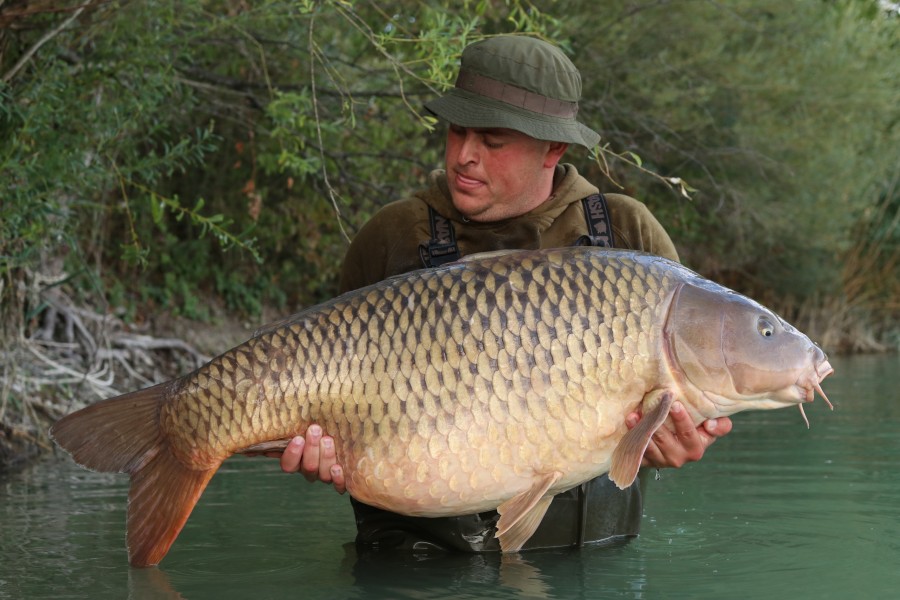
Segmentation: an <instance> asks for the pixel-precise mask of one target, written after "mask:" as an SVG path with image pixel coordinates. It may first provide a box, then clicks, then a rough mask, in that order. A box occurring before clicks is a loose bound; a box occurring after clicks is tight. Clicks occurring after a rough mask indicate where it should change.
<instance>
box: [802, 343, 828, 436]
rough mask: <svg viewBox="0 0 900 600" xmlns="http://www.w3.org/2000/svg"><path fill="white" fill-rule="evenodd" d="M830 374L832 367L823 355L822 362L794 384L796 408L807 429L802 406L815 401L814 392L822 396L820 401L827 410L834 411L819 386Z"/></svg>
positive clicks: (807, 422) (807, 420) (807, 424)
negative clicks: (823, 402) (825, 405)
mask: <svg viewBox="0 0 900 600" xmlns="http://www.w3.org/2000/svg"><path fill="white" fill-rule="evenodd" d="M832 373H834V367H832V366H831V363H829V362H828V359H827V358H825V357H824V355H823V357H822V360H821V361H820V362H819V363H818V364H816V365H813V369H812V372H811V373H806V374H805V375H804V376H803V377H801V378H800V379H799V380H797V383H795V384H794V390H795V391H796V392H797V400H798V403H797V407H798V408H799V409H800V414H801V415H802V416H803V422H804V423H806V428H807V429H809V419H807V418H806V413H805V412H804V411H803V405H804V404H805V403H807V402H812V401H813V400H815V398H816V392H818V393H819V395H820V396H822V399H823V400H824V401H825V404H827V405H828V408H830V409H831V410H834V405H833V404H832V403H831V401H830V400H829V399H828V396H826V395H825V392H824V391H822V386H821V383H822V380H824V379H825V378H826V377H828V376H829V375H831V374H832Z"/></svg>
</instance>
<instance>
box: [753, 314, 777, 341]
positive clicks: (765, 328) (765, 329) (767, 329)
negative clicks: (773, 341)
mask: <svg viewBox="0 0 900 600" xmlns="http://www.w3.org/2000/svg"><path fill="white" fill-rule="evenodd" d="M756 329H757V331H759V335H761V336H763V337H772V336H773V335H775V326H774V325H773V324H772V322H771V321H770V320H769V319H767V318H766V317H760V318H759V321H757V322H756Z"/></svg>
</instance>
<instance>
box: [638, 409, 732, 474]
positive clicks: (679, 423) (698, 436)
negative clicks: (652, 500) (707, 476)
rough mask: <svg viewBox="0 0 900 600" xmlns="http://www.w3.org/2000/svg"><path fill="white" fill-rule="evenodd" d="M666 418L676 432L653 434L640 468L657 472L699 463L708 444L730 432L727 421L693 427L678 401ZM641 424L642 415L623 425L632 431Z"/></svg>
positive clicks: (662, 428) (660, 431)
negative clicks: (657, 470) (667, 468)
mask: <svg viewBox="0 0 900 600" xmlns="http://www.w3.org/2000/svg"><path fill="white" fill-rule="evenodd" d="M669 416H670V417H671V418H672V423H673V424H674V425H675V431H671V430H670V429H669V428H668V427H660V428H659V429H657V430H656V433H654V434H653V437H652V438H651V439H650V445H649V446H647V450H646V452H644V459H643V460H642V461H641V465H642V466H644V467H655V468H657V469H662V468H665V467H674V468H678V467H681V466H684V465H685V464H687V463H689V462H694V461H696V460H700V459H701V458H703V453H704V452H706V449H707V448H709V446H710V444H712V443H713V442H714V441H716V439H717V438H720V437H722V436H723V435H727V434H728V433H729V432H730V431H731V426H732V423H731V419H729V418H728V417H720V418H718V419H710V420H708V421H704V422H703V423H701V424H700V426H699V427H694V423H693V421H692V420H691V416H690V415H689V414H688V412H687V411H686V410H685V409H684V406H683V405H682V404H681V402H678V401H676V402H674V403H673V404H672V408H671V409H670V410H669ZM640 420H641V415H640V414H639V413H636V412H633V413H631V414H629V415H628V417H627V418H626V419H625V424H626V425H627V426H628V429H633V428H634V426H635V425H637V424H638V421H640Z"/></svg>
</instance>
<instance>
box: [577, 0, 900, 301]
mask: <svg viewBox="0 0 900 600" xmlns="http://www.w3.org/2000/svg"><path fill="white" fill-rule="evenodd" d="M578 6H580V3H578V2H571V3H566V4H565V9H564V12H566V13H567V14H576V13H578V17H577V19H570V20H567V21H565V27H564V31H565V32H566V33H568V34H570V37H571V40H572V45H573V49H574V51H575V53H576V54H577V56H578V64H579V66H580V67H581V68H582V71H583V73H584V76H585V80H586V82H587V83H586V96H587V97H588V98H590V100H588V101H586V102H584V103H583V112H584V114H585V115H586V116H588V118H590V119H592V120H593V123H594V124H595V125H597V126H598V127H599V129H600V131H601V133H603V134H604V138H605V142H606V143H609V144H611V146H612V147H613V148H616V149H617V150H616V151H617V152H618V153H620V154H623V155H625V158H626V159H627V158H628V157H629V155H628V152H629V151H632V152H634V153H637V154H639V155H640V157H641V160H642V165H643V167H646V168H647V169H649V170H651V171H653V172H655V173H658V174H660V175H663V176H666V177H679V178H682V179H683V180H686V181H687V182H688V183H689V185H690V186H691V187H692V188H694V189H696V193H693V194H691V196H692V199H691V200H690V201H688V200H685V199H684V197H683V196H682V195H681V194H680V189H679V188H678V187H677V186H675V187H674V189H672V190H671V191H667V190H666V189H665V188H664V187H663V186H662V185H660V180H659V179H658V178H654V177H648V176H646V174H645V173H643V172H641V171H640V170H638V169H634V168H630V167H628V165H625V164H623V161H613V177H614V179H615V180H616V182H617V183H619V184H620V185H622V186H624V187H625V189H626V191H628V192H631V193H633V194H634V195H636V196H637V197H639V198H641V199H643V200H645V201H646V202H647V203H648V204H649V205H650V206H651V208H652V209H653V210H654V212H655V213H656V214H657V216H658V217H659V218H660V220H661V221H662V222H663V223H664V224H665V225H666V226H667V228H668V229H669V230H670V231H671V232H672V235H673V238H675V241H676V243H677V245H678V247H679V251H680V253H681V254H682V258H683V259H684V260H685V261H686V262H687V263H688V264H690V265H691V266H693V267H694V268H696V269H698V270H700V271H701V272H703V273H704V274H708V275H710V276H712V277H714V278H716V279H719V280H723V281H726V282H727V283H729V284H731V285H734V286H737V287H739V288H742V289H744V290H746V291H748V292H750V293H753V294H761V293H766V292H769V293H770V292H772V291H775V292H776V296H780V297H781V298H786V297H788V296H793V297H794V298H796V299H798V300H803V299H807V298H811V297H815V296H816V295H818V294H823V293H827V292H828V290H829V289H830V290H832V292H833V291H834V290H835V287H836V286H835V284H836V282H837V280H838V277H839V275H838V274H839V272H840V264H841V262H842V259H841V257H842V256H843V255H844V253H846V252H847V251H849V250H850V249H851V248H853V247H854V246H857V245H858V244H860V243H861V241H863V240H860V239H859V238H858V237H857V236H858V235H859V234H860V232H861V230H860V229H859V228H855V227H854V222H855V220H856V219H857V218H858V217H859V214H860V208H861V207H867V206H871V205H873V204H874V203H875V202H876V201H877V191H873V190H876V189H877V187H878V186H879V185H880V184H881V182H884V181H886V180H887V179H888V178H889V177H890V176H891V174H892V173H893V172H894V170H895V169H896V167H897V163H896V157H897V155H898V150H900V105H898V103H897V97H898V93H900V63H898V61H896V60H895V57H896V51H897V48H898V42H900V39H898V36H900V23H898V19H897V18H892V17H890V15H888V14H887V13H884V12H881V11H879V10H878V7H877V5H876V4H875V3H874V2H821V1H818V0H808V1H799V2H791V3H784V2H780V1H778V0H762V1H759V0H752V1H751V0H747V1H743V0H739V1H736V2H729V3H714V2H677V1H676V2H665V3H646V4H643V5H641V4H635V3H633V2H626V1H612V2H607V3H604V6H605V10H604V11H602V12H600V11H597V12H592V13H587V14H583V13H581V12H579V11H578V8H577V7H578Z"/></svg>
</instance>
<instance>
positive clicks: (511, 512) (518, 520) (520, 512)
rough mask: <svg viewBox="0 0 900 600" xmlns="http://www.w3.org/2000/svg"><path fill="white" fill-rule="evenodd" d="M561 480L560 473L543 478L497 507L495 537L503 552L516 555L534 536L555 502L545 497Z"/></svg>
mask: <svg viewBox="0 0 900 600" xmlns="http://www.w3.org/2000/svg"><path fill="white" fill-rule="evenodd" d="M560 477H562V473H560V472H559V471H553V472H552V473H546V474H544V475H541V476H540V477H539V478H538V479H537V480H536V481H535V482H534V485H532V486H531V488H530V489H527V490H525V491H524V492H522V493H521V494H518V495H516V496H513V497H512V498H510V499H509V500H507V501H506V502H504V503H503V504H501V505H500V506H498V507H497V512H498V513H500V520H499V521H497V533H496V536H497V539H498V540H499V541H500V549H501V550H502V551H503V552H516V551H517V550H519V549H521V548H522V546H523V545H525V542H527V541H528V538H530V537H531V536H532V534H533V533H534V531H535V530H536V529H537V527H538V525H540V523H541V519H543V518H544V513H546V512H547V508H548V507H549V506H550V502H552V501H553V496H546V495H545V494H546V493H547V490H549V489H550V488H551V487H552V486H553V484H554V483H556V482H557V481H559V478H560Z"/></svg>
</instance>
